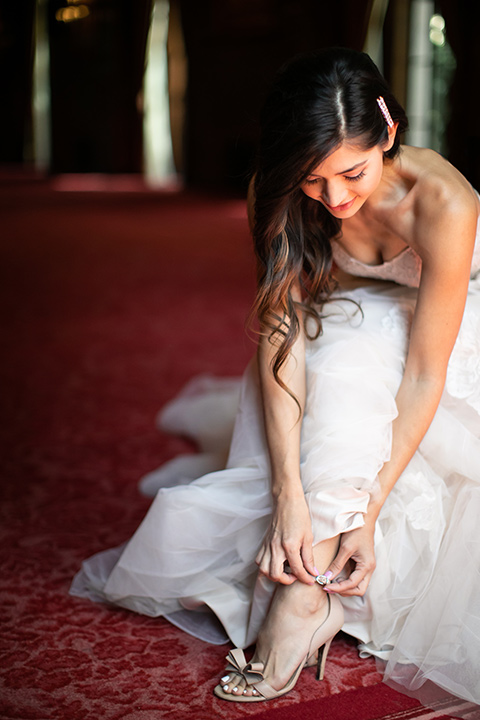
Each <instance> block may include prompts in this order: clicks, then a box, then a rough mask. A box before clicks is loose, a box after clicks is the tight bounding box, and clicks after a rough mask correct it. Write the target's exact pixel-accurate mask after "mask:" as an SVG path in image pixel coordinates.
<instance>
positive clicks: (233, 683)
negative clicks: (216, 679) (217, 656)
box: [220, 673, 246, 695]
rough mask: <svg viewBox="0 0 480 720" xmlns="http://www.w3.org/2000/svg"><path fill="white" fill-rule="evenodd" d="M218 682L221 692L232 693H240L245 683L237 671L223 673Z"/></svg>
mask: <svg viewBox="0 0 480 720" xmlns="http://www.w3.org/2000/svg"><path fill="white" fill-rule="evenodd" d="M220 682H221V686H222V689H223V692H226V693H232V694H233V695H242V693H243V690H244V688H245V684H246V683H245V678H244V677H243V675H239V674H238V673H230V674H229V675H225V676H224V677H223V678H222V679H221V681H220Z"/></svg>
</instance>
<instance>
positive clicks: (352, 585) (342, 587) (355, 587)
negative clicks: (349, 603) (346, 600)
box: [327, 573, 372, 597]
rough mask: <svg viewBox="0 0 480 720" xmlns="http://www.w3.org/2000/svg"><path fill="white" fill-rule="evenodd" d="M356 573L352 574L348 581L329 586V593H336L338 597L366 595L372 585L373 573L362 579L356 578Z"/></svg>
mask: <svg viewBox="0 0 480 720" xmlns="http://www.w3.org/2000/svg"><path fill="white" fill-rule="evenodd" d="M354 575H355V573H352V575H351V576H350V577H349V578H348V580H342V581H341V582H338V583H334V585H329V586H328V588H327V591H328V592H335V593H337V594H338V595H342V596H345V597H346V596H351V595H360V596H362V595H365V593H366V591H367V588H368V585H369V583H370V579H371V577H372V573H367V574H366V575H365V576H364V577H361V578H360V579H358V576H357V578H354Z"/></svg>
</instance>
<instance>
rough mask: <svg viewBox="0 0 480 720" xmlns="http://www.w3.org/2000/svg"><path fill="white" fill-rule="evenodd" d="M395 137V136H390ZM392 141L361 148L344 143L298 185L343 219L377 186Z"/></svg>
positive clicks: (353, 213)
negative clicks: (382, 144)
mask: <svg viewBox="0 0 480 720" xmlns="http://www.w3.org/2000/svg"><path fill="white" fill-rule="evenodd" d="M393 138H394V136H393ZM392 144H393V140H392V142H390V138H389V141H388V143H387V145H385V146H384V147H382V146H380V145H375V146H374V147H373V148H370V150H362V149H361V148H360V147H359V146H358V145H354V144H351V143H348V142H344V143H343V144H342V145H340V147H338V148H337V149H336V150H335V151H334V152H333V153H332V154H331V155H329V156H328V157H327V158H326V159H325V160H324V161H323V162H322V163H320V165H319V166H318V167H316V168H315V169H314V170H313V172H312V173H311V174H310V175H309V176H308V178H307V179H306V181H305V182H304V183H303V185H302V186H301V188H302V190H303V192H304V193H305V195H308V197H310V198H312V199H313V200H318V202H321V203H322V205H325V207H326V208H327V210H328V211H329V213H331V214H332V215H333V216H334V217H336V218H338V219H339V220H346V219H347V218H349V217H352V216H353V215H355V213H357V212H358V211H359V210H360V208H361V207H362V205H363V204H364V203H365V202H366V201H367V200H368V198H369V197H370V196H371V195H372V193H373V192H374V191H375V190H376V189H377V188H378V186H379V184H380V180H381V179H382V173H383V153H384V151H386V150H389V149H390V147H391V145H392Z"/></svg>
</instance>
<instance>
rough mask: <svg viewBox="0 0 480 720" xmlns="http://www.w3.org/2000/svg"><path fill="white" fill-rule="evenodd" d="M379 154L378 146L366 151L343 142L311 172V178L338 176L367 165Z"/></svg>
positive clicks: (355, 145)
mask: <svg viewBox="0 0 480 720" xmlns="http://www.w3.org/2000/svg"><path fill="white" fill-rule="evenodd" d="M377 154H382V153H381V151H380V153H379V149H378V148H377V146H374V147H373V148H370V149H368V150H366V149H365V148H364V147H362V146H361V145H360V144H358V143H353V142H347V141H345V142H343V143H342V144H341V145H339V146H338V147H337V148H335V150H334V151H333V152H332V153H330V155H328V157H326V158H325V160H323V161H322V162H321V163H320V164H319V165H317V166H316V167H315V168H314V169H313V170H312V171H311V172H310V175H311V176H316V175H320V176H322V177H327V176H329V175H337V174H341V173H344V172H346V171H348V170H349V169H350V168H354V167H355V166H356V165H359V164H361V163H366V162H367V161H368V160H370V159H371V157H372V156H374V155H375V156H376V155H377Z"/></svg>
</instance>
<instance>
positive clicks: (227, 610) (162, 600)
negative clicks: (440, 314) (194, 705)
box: [71, 232, 480, 704]
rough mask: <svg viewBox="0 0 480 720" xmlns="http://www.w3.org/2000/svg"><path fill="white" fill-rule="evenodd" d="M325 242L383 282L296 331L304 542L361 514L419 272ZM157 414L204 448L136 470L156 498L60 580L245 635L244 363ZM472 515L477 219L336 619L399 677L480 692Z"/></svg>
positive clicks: (252, 417)
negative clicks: (434, 361)
mask: <svg viewBox="0 0 480 720" xmlns="http://www.w3.org/2000/svg"><path fill="white" fill-rule="evenodd" d="M334 257H335V261H336V263H337V264H338V265H339V266H340V267H341V268H343V269H345V270H346V271H347V272H350V273H352V272H353V273H354V274H356V275H362V276H364V277H369V278H376V279H377V280H378V279H380V280H381V282H376V283H370V284H369V285H368V284H367V286H365V287H361V288H358V289H355V290H351V291H348V292H343V293H342V294H341V297H340V296H337V297H334V299H333V301H332V302H330V303H329V304H327V305H326V307H325V309H324V312H325V315H326V317H325V320H324V326H323V327H324V329H323V334H322V335H321V337H319V338H318V339H316V340H313V341H308V342H307V349H306V372H307V400H306V408H305V415H304V420H303V425H302V437H301V476H302V482H303V487H304V491H305V497H306V500H307V503H308V507H309V509H310V514H311V518H312V526H313V532H314V542H315V543H317V542H319V541H321V540H324V539H326V538H330V537H333V536H336V535H338V534H339V533H342V532H346V531H348V530H351V529H353V528H356V527H359V526H361V525H362V523H363V513H364V512H365V511H366V509H367V504H368V500H369V491H370V490H371V489H372V486H373V485H374V483H375V479H376V476H377V473H378V471H379V470H380V468H381V467H382V465H383V464H384V463H385V461H386V460H388V458H389V454H390V446H391V426H392V421H393V420H394V418H395V417H396V415H397V409H396V404H395V395H396V392H397V390H398V387H399V384H400V382H401V379H402V373H403V368H404V362H405V356H406V352H407V346H408V337H409V329H410V325H411V321H412V317H413V313H414V308H415V301H416V293H417V289H416V288H417V287H418V283H419V278H420V272H421V261H420V259H419V258H418V256H417V255H416V254H415V252H414V251H413V250H411V249H410V248H407V249H405V250H404V251H403V252H402V253H400V254H399V255H397V256H396V257H395V258H394V259H393V260H391V261H390V262H388V263H384V264H383V265H379V266H369V265H364V264H362V263H359V262H358V261H357V260H355V259H354V258H351V257H350V256H349V255H348V254H347V253H346V252H345V250H344V249H343V248H342V247H341V246H340V245H339V244H338V243H334ZM383 280H388V281H395V282H383ZM395 283H396V284H395ZM349 299H350V300H354V301H355V303H352V302H350V301H349ZM357 304H358V305H357ZM358 306H360V308H361V311H360V310H359V308H358ZM161 424H162V427H163V428H164V429H168V430H170V431H173V432H180V433H182V434H185V435H190V436H191V437H192V438H193V439H194V440H196V441H197V443H198V444H199V446H200V447H201V449H203V451H204V452H203V454H199V455H198V456H196V455H193V456H188V457H186V458H180V459H177V460H175V461H173V462H172V463H169V464H167V466H165V467H164V468H161V469H160V470H159V471H157V472H155V473H151V474H150V475H149V476H147V477H146V478H145V479H144V481H143V489H144V490H145V491H147V492H149V493H150V494H155V499H154V500H153V502H152V505H151V507H150V509H149V511H148V513H147V515H146V517H145V519H144V521H143V522H142V523H141V525H140V526H139V528H138V530H137V531H136V533H135V535H134V536H133V537H132V539H131V540H130V541H129V542H128V543H127V544H126V545H125V546H122V547H121V548H117V549H114V550H107V551H105V552H102V553H99V554H98V555H96V556H94V557H93V558H90V559H89V560H87V561H86V562H84V564H83V568H82V570H81V571H80V572H79V573H78V574H77V576H76V577H75V580H74V582H73V585H72V589H71V592H72V594H74V595H79V596H83V597H89V598H91V599H92V600H96V601H107V602H110V603H116V604H117V605H120V606H122V607H126V608H130V609H131V610H134V611H136V612H140V613H144V614H146V615H150V616H159V615H164V616H167V617H168V619H169V620H170V621H171V622H173V623H174V624H176V625H178V626H180V627H182V628H183V629H185V630H186V631H187V632H190V633H192V634H194V635H196V636H197V637H200V638H202V639H204V640H207V641H209V642H214V643H222V642H225V641H226V640H227V639H228V638H230V639H231V641H232V642H233V643H234V644H235V645H237V646H239V647H247V646H249V645H250V644H252V643H253V642H254V641H255V639H256V636H257V633H258V630H259V628H260V626H261V624H262V621H263V619H264V617H265V613H266V611H267V608H268V604H269V601H270V598H271V594H272V592H273V589H274V585H273V583H271V582H270V581H268V580H266V579H265V578H264V577H258V576H257V571H256V570H257V569H256V565H255V562H254V559H255V556H256V554H257V551H258V548H259V546H260V545H261V542H262V538H263V536H264V534H265V532H266V530H267V527H268V524H269V517H270V513H271V499H270V487H269V460H268V453H267V449H266V442H265V436H264V429H263V420H262V409H261V402H260V396H259V384H258V376H257V370H256V364H255V362H252V363H251V364H250V365H249V367H248V368H247V370H246V373H245V375H244V377H243V379H242V380H241V381H236V380H215V379H213V378H200V379H196V380H194V381H192V383H190V384H189V386H188V387H187V388H186V390H185V391H184V392H183V393H182V394H181V395H180V396H179V397H178V398H177V399H175V400H174V401H172V403H170V404H169V405H168V406H167V407H166V408H165V409H164V411H163V412H162V414H161ZM230 441H231V442H230ZM229 446H230V449H229V453H228V458H227V452H228V447H229ZM226 458H227V459H226ZM479 520H480V232H477V243H476V249H475V254H474V258H473V261H472V279H471V282H470V289H469V293H468V299H467V304H466V309H465V313H464V317H463V322H462V325H461V329H460V332H459V335H458V339H457V341H456V344H455V347H454V350H453V352H452V355H451V359H450V363H449V367H448V374H447V380H446V384H445V390H444V392H443V396H442V399H441V402H440V405H439V408H438V410H437V413H436V415H435V418H434V420H433V422H432V424H431V427H430V428H429V430H428V432H427V434H426V436H425V438H424V439H423V440H422V442H421V443H420V446H419V448H418V450H417V452H416V453H415V455H414V456H413V458H412V460H411V461H410V463H409V465H408V466H407V468H406V469H405V471H404V472H403V473H402V475H401V477H400V478H399V480H398V482H397V483H396V485H395V487H394V489H393V490H392V491H391V493H390V495H389V497H388V499H387V501H386V503H385V505H384V507H383V508H382V512H381V514H380V516H379V519H378V522H377V529H376V536H375V547H376V559H377V568H376V571H375V573H374V575H373V577H372V580H371V582H370V586H369V588H368V591H367V593H366V595H365V597H364V598H348V599H346V598H342V602H343V604H344V608H345V616H346V622H345V625H344V628H343V629H344V631H345V632H347V633H349V634H351V635H353V636H355V637H356V638H358V640H359V641H360V645H359V648H360V652H361V653H362V654H365V655H367V654H368V655H374V656H375V657H377V658H379V659H380V660H381V661H383V664H384V673H385V678H387V679H389V680H390V681H391V682H393V683H398V684H400V685H401V686H402V687H404V688H407V690H409V691H412V692H413V691H416V690H417V689H418V688H421V687H423V686H424V683H425V682H426V681H429V683H428V684H431V683H434V684H435V686H438V687H440V688H443V689H445V690H447V691H448V692H450V693H452V694H453V695H455V696H457V697H459V698H464V699H465V700H469V701H472V702H474V703H479V704H480V534H479V532H478V523H479ZM319 569H320V571H322V568H319Z"/></svg>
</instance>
